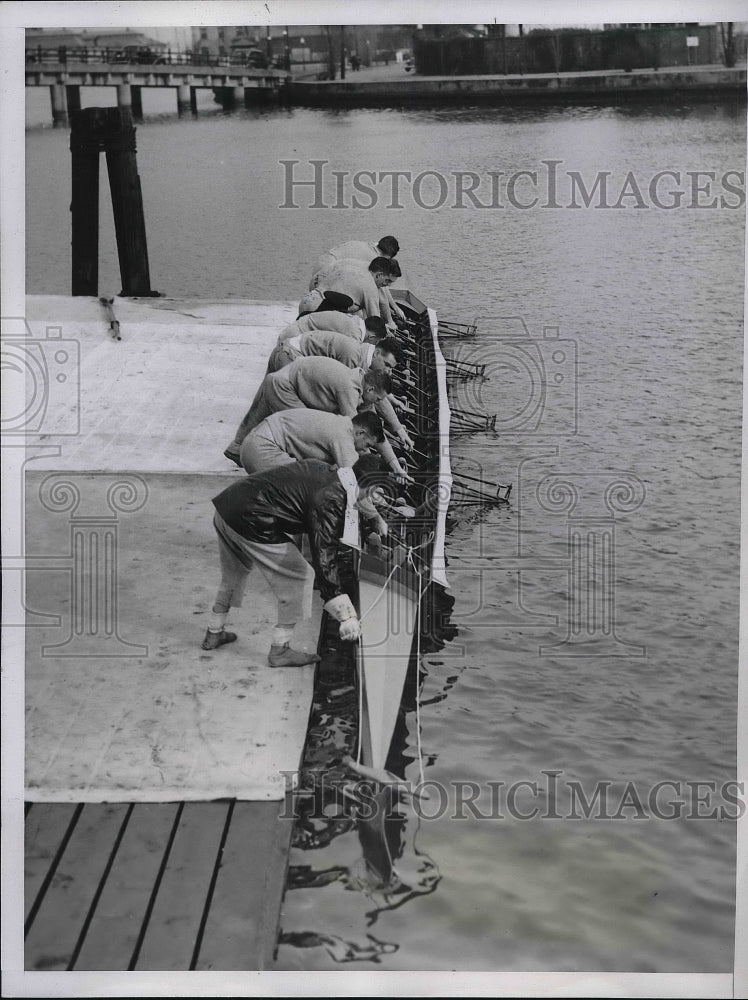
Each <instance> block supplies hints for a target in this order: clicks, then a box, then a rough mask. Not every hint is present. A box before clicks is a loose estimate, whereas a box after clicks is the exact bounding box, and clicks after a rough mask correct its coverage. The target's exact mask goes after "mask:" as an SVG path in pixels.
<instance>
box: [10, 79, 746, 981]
mask: <svg viewBox="0 0 748 1000" xmlns="http://www.w3.org/2000/svg"><path fill="white" fill-rule="evenodd" d="M99 98H101V99H99ZM96 99H97V101H98V103H113V99H112V93H108V94H107V93H103V92H102V93H101V94H99V95H96ZM149 100H150V98H149ZM35 102H36V103H35ZM85 102H86V99H85V95H84V104H85ZM89 103H92V101H91V100H89ZM145 110H146V119H145V121H144V122H143V124H141V125H140V126H139V127H138V165H139V171H140V176H141V183H142V188H143V197H144V202H145V211H146V220H147V229H148V239H149V254H150V270H151V278H152V285H153V287H154V288H156V289H158V290H159V291H161V292H162V293H164V294H166V295H169V296H175V297H179V296H200V297H206V298H218V299H222V298H229V297H251V298H267V299H276V298H281V299H289V298H295V297H296V296H297V295H300V293H301V291H302V290H303V289H304V287H305V285H306V281H307V280H308V274H309V269H310V264H311V262H312V261H313V260H314V259H315V258H316V257H317V256H318V254H319V253H320V252H321V251H323V250H324V249H326V248H327V247H329V246H331V245H334V244H336V243H339V242H341V241H343V240H346V239H352V238H366V239H376V238H378V237H380V236H382V235H384V234H385V233H392V234H394V235H396V236H397V237H398V238H399V239H400V242H401V244H402V250H401V260H402V265H403V267H404V269H405V272H406V275H407V284H408V285H409V286H410V287H411V288H412V289H413V290H414V291H416V293H417V294H418V295H419V296H420V297H421V298H423V299H424V300H426V301H428V302H429V303H430V304H431V305H433V307H434V308H435V309H436V310H437V313H438V314H439V315H440V317H442V318H445V319H448V320H459V321H465V322H472V321H474V320H477V323H478V331H477V335H476V337H475V338H474V339H471V340H469V341H468V340H463V341H457V340H447V341H445V342H444V346H445V352H446V353H448V354H451V355H454V356H459V357H461V358H463V359H465V360H470V361H475V362H479V363H485V364H486V372H485V374H486V376H487V377H486V378H484V379H479V380H475V381H470V382H465V383H459V384H455V386H454V392H453V406H454V407H455V408H463V409H467V410H472V411H480V412H484V411H485V412H487V413H489V414H496V416H497V421H496V432H494V433H490V432H480V433H475V434H471V435H464V436H459V437H456V438H455V439H454V440H453V442H452V458H453V463H454V466H455V468H456V469H457V470H459V471H462V472H464V473H467V474H469V475H475V476H478V477H481V476H482V477H485V479H486V480H488V481H491V482H496V481H500V482H502V483H512V484H513V492H512V496H511V503H510V504H509V505H506V506H503V507H496V508H493V509H490V510H487V511H483V512H480V513H479V512H478V511H476V509H475V508H473V507H462V508H460V506H459V505H458V506H456V507H455V508H454V509H453V510H452V515H453V518H454V522H455V523H454V527H453V530H452V532H451V534H450V536H449V540H448V549H447V554H448V557H449V577H450V583H451V590H452V592H453V593H454V596H455V606H454V612H453V622H454V624H455V625H456V626H457V635H456V637H455V638H454V639H453V640H452V641H449V642H447V643H446V644H445V645H444V647H443V648H441V649H438V650H431V651H430V652H427V653H426V654H424V668H425V671H426V676H425V679H424V684H423V688H422V690H421V694H420V706H419V712H418V718H416V712H415V710H413V711H411V712H410V714H409V715H408V717H407V734H406V737H405V742H404V744H403V747H402V753H403V760H404V762H405V763H406V764H407V767H406V771H405V773H406V775H407V776H408V777H409V778H410V779H411V780H412V781H414V782H417V781H419V779H420V778H421V776H423V777H424V778H425V779H428V781H429V782H431V783H433V784H432V786H431V789H430V792H429V796H428V799H424V800H423V802H424V803H428V806H426V805H423V806H422V807H421V809H420V812H421V814H422V815H419V811H418V810H416V809H415V808H413V807H412V806H410V805H407V804H405V805H404V806H403V817H404V818H403V822H402V824H401V828H400V830H399V833H398V839H397V843H396V845H395V849H394V851H393V853H394V854H395V855H396V856H395V869H396V871H397V874H398V878H399V881H398V883H397V887H396V888H395V889H393V888H392V887H391V888H390V890H389V891H387V890H377V889H376V888H375V887H374V886H373V884H372V882H371V880H367V878H366V876H365V871H364V866H363V857H362V849H361V844H360V842H359V839H358V836H357V835H356V832H355V831H354V830H351V829H348V830H343V831H342V832H341V833H340V835H339V836H336V837H333V838H332V839H331V840H330V842H329V843H327V844H326V845H325V846H321V847H318V848H316V849H310V850H302V849H301V846H299V847H297V848H296V849H294V852H293V854H292V857H291V866H292V876H293V877H294V881H293V885H294V887H293V888H289V890H288V892H287V894H286V900H285V904H284V911H283V917H282V938H281V941H282V943H281V945H280V948H279V952H278V963H277V968H278V969H279V970H300V969H307V970H328V969H347V970H356V971H366V970H389V971H399V970H453V969H454V970H472V971H526V972H531V971H590V972H593V971H597V972H619V973H622V972H672V973H687V972H715V973H716V972H728V971H730V970H731V969H732V966H733V931H734V893H735V835H736V831H735V822H734V821H733V820H734V817H735V815H736V813H737V812H738V811H739V810H740V809H742V802H740V803H739V804H738V805H735V802H734V798H735V789H734V788H731V787H730V786H729V784H728V785H726V783H729V782H730V781H732V780H734V778H735V767H736V725H737V713H736V698H737V664H738V650H737V642H738V614H739V600H738V569H739V528H740V511H739V488H740V461H741V402H742V358H743V335H742V333H743V331H742V308H743V288H744V274H743V262H744V250H743V247H744V231H745V226H744V222H745V219H744V207H743V206H742V201H743V200H744V199H743V197H742V195H741V194H740V190H742V189H744V179H743V180H741V179H740V178H739V177H738V176H737V175H736V174H735V173H730V172H731V171H737V172H743V171H744V169H745V138H746V137H745V114H744V109H735V108H731V107H728V106H726V105H722V104H721V105H715V106H713V105H711V104H693V105H690V104H687V103H671V104H667V105H665V104H663V105H657V106H637V107H636V108H594V107H577V108H554V107H546V108H542V109H522V110H518V109H512V108H491V109H487V108H482V109H479V108H473V107H464V108H449V109H437V108H434V109H419V110H403V109H383V110H345V111H335V110H310V109H279V110H276V109H268V110H261V111H256V112H255V111H247V110H243V109H242V110H240V111H236V112H234V113H231V114H226V113H223V112H221V111H220V110H217V109H215V108H214V107H213V106H212V105H211V103H210V100H209V99H206V103H205V105H204V107H203V109H202V112H201V116H200V117H199V118H197V119H196V120H192V119H191V118H189V119H182V120H178V119H177V118H176V117H175V116H174V115H172V114H170V113H169V109H168V108H166V106H165V105H162V106H156V104H155V103H154V104H153V105H151V106H149V105H148V104H146V109H145ZM47 120H48V117H47V115H46V109H45V108H44V106H43V98H42V97H41V96H40V94H39V93H38V92H34V93H32V97H31V101H30V103H29V113H28V123H27V125H28V127H27V133H26V156H27V289H28V291H29V292H32V293H56V294H68V293H69V291H70V288H69V266H70V265H69V210H68V206H69V179H68V178H69V157H70V154H69V151H68V133H67V131H66V130H53V129H51V128H50V127H47V126H44V125H43V124H42V122H43V121H47ZM284 160H285V161H295V162H294V163H293V164H291V165H289V164H288V163H287V164H286V165H285V166H283V165H282V163H281V161H284ZM314 160H317V161H326V162H325V163H324V164H323V165H321V166H320V165H318V166H317V167H316V168H315V166H314V165H313V163H312V161H314ZM551 161H553V162H551ZM315 169H318V170H320V171H321V178H322V188H321V189H320V190H319V191H316V192H315V189H314V187H313V186H312V185H308V186H306V187H300V186H297V187H295V188H292V189H291V190H290V194H289V189H288V186H287V182H288V180H289V177H291V179H293V180H310V179H314V177H315V174H314V170H315ZM291 170H293V171H294V173H293V174H292V175H291V174H290V173H289V171H291ZM333 171H338V172H339V177H336V176H334V175H333V173H332V172H333ZM361 171H373V172H374V175H373V179H372V176H371V175H369V176H368V180H367V178H365V177H363V175H361V174H360V172H361ZM391 171H405V172H410V177H409V178H408V177H402V178H401V179H400V181H399V183H400V184H401V188H400V197H399V199H394V198H393V197H392V192H391V184H392V183H393V181H392V178H391V175H389V174H388V175H387V176H384V177H382V174H383V173H384V172H391ZM427 171H431V172H438V174H440V175H441V178H442V179H441V180H440V178H439V177H437V176H436V174H435V173H429V174H425V175H424V176H423V177H422V178H421V179H420V181H418V182H417V183H416V182H415V178H416V176H417V175H418V174H421V173H423V172H427ZM519 171H529V172H530V174H519V173H518V172H519ZM661 171H672V172H673V173H671V174H668V175H662V176H661V177H659V178H657V175H658V174H659V173H660V172H661ZM696 171H701V172H707V173H700V174H696V175H694V173H693V172H696ZM357 172H358V174H359V177H358V181H357V183H358V184H359V195H358V199H359V200H358V203H359V205H361V204H363V205H370V206H371V207H368V208H366V207H353V197H354V195H355V194H356V189H355V188H354V186H353V185H354V175H355V174H357ZM533 172H534V173H535V175H536V176H535V179H533V176H532V173H533ZM688 172H691V173H690V174H689V173H688ZM709 172H710V173H709ZM459 173H462V174H463V175H465V176H467V175H472V180H471V179H470V178H468V179H467V180H466V179H465V176H463V178H462V179H458V178H457V174H459ZM602 173H605V184H606V189H605V191H604V192H603V193H602V194H601V190H600V184H601V180H600V177H601V175H602ZM550 175H552V176H553V178H555V182H556V187H555V188H552V187H551V186H550V185H551V181H550V180H549V177H550ZM572 175H574V176H572ZM743 177H744V175H743ZM512 178H513V179H512ZM364 183H368V186H369V188H370V189H371V190H372V191H373V193H370V194H369V195H364V194H361V193H360V187H361V185H363V184H364ZM471 183H472V184H473V194H474V195H475V201H473V200H471V199H470V198H469V197H468V196H466V195H465V194H464V191H465V188H466V187H469V186H470V184H471ZM595 183H597V185H598V186H597V188H595V186H594V185H595ZM582 185H583V186H584V189H585V190H586V192H587V193H588V195H589V198H588V200H589V207H587V206H586V205H585V198H584V196H583V192H582V188H581V186H582ZM736 189H738V193H735V191H736ZM106 191H107V188H106V186H104V184H102V192H104V193H105V192H106ZM445 192H446V193H445ZM460 192H462V194H461V193H460ZM678 192H680V194H678ZM317 195H318V196H319V197H318V200H319V201H321V203H322V204H321V206H320V207H317V208H312V207H310V206H311V204H312V202H313V200H314V198H315V196H317ZM533 199H537V202H536V203H535V204H534V205H531V207H522V206H524V205H530V204H531V203H532V202H533ZM715 199H716V200H715ZM284 203H285V204H287V205H288V204H289V203H295V204H297V205H298V206H299V207H297V208H294V207H285V208H281V207H279V206H281V205H283V204H284ZM393 203H396V204H399V205H400V206H401V207H395V204H393ZM102 205H103V220H102V234H101V265H100V291H101V293H102V294H104V293H107V294H112V293H114V294H116V293H117V291H118V290H119V288H120V284H119V278H118V273H117V268H116V251H115V243H114V236H113V231H112V225H111V218H110V217H109V215H108V214H107V213H108V208H107V206H106V198H102ZM336 205H337V206H338V207H335V206H336ZM479 205H482V206H485V207H479ZM669 205H672V206H673V207H666V206H669ZM428 206H435V207H428ZM458 206H461V207H458ZM544 206H547V207H544ZM555 206H558V207H555ZM704 206H711V207H704ZM592 573H594V582H591V577H590V574H592ZM577 626H579V628H577ZM417 723H420V725H417ZM699 782H701V783H702V784H698V783H699ZM662 783H667V784H662ZM439 789H443V790H444V791H443V793H442V792H441V791H439ZM603 792H604V793H605V794H606V795H607V798H606V799H605V800H604V801H603V802H602V803H601V799H600V797H599V796H600V795H601V794H603ZM442 795H443V796H444V797H443V798H442V797H441V796H442ZM471 795H472V798H473V808H469V807H467V806H466V805H465V799H466V798H470V797H471ZM580 795H583V796H584V798H585V799H586V800H587V801H588V802H595V803H596V804H595V805H593V806H592V807H591V808H590V809H588V810H587V813H585V810H584V809H583V808H582V804H581V799H580ZM595 795H597V796H598V798H597V799H596V800H595V799H594V797H595ZM731 796H732V800H733V801H732V803H731ZM720 811H721V812H720ZM523 817H527V818H523ZM667 817H670V818H667ZM302 846H303V845H302Z"/></svg>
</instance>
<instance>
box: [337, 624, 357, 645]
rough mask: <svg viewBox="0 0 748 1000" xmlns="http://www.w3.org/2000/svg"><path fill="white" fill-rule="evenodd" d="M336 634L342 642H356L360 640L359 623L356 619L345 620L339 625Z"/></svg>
mask: <svg viewBox="0 0 748 1000" xmlns="http://www.w3.org/2000/svg"><path fill="white" fill-rule="evenodd" d="M338 634H339V636H340V638H341V640H342V641H343V642H357V641H358V640H359V639H360V638H361V622H360V621H359V620H358V618H346V620H345V621H344V622H341V623H340V632H339V633H338Z"/></svg>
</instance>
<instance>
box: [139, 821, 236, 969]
mask: <svg viewBox="0 0 748 1000" xmlns="http://www.w3.org/2000/svg"><path fill="white" fill-rule="evenodd" d="M230 807H231V803H230V802H226V801H222V802H190V803H187V804H186V805H185V807H184V811H183V812H182V817H181V820H180V823H179V827H178V829H177V832H176V836H175V838H174V843H173V845H172V848H171V852H170V854H169V861H168V863H167V865H166V868H165V870H164V875H163V879H162V881H161V885H160V887H159V891H158V895H157V896H156V901H155V904H154V906H153V911H152V913H151V918H150V920H149V922H148V927H147V929H146V934H145V937H144V940H143V945H142V947H141V949H140V954H139V955H138V957H137V961H136V963H135V970H136V971H138V972H141V971H159V970H162V971H163V970H189V968H190V963H191V961H192V954H193V951H194V949H195V944H196V942H197V939H198V935H199V932H200V926H201V921H202V916H203V910H204V908H205V903H206V900H207V897H208V892H209V889H210V884H211V879H212V877H213V870H214V867H215V864H216V859H217V858H218V853H219V849H220V845H221V839H222V837H223V832H224V828H225V825H226V819H227V816H228V813H229V809H230Z"/></svg>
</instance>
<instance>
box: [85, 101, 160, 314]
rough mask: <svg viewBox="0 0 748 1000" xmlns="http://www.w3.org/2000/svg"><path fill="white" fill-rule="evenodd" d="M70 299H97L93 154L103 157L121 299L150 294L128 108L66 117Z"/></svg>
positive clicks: (95, 160) (95, 163)
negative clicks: (69, 177) (69, 156)
mask: <svg viewBox="0 0 748 1000" xmlns="http://www.w3.org/2000/svg"><path fill="white" fill-rule="evenodd" d="M70 150H71V153H72V168H73V199H72V205H71V211H72V213H73V239H72V244H73V295H97V294H98V288H97V284H98V240H99V214H98V208H99V153H100V152H104V153H105V154H106V162H107V172H108V174H109V186H110V189H111V194H112V209H113V214H114V229H115V233H116V236H117V253H118V256H119V266H120V275H121V278H122V291H121V292H120V294H121V295H132V296H135V295H143V296H150V295H153V294H155V293H154V292H152V291H151V281H150V274H149V269H148V248H147V245H146V237H145V217H144V214H143V196H142V192H141V189H140V177H139V176H138V168H137V162H136V156H135V128H134V126H133V123H132V110H131V109H130V108H129V107H117V108H84V109H83V110H81V111H77V112H75V113H74V114H73V115H72V128H71V132H70Z"/></svg>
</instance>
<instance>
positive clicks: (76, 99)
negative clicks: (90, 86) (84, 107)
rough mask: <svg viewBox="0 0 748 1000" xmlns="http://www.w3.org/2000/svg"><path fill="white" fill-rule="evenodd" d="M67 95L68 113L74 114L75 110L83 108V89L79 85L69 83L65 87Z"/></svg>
mask: <svg viewBox="0 0 748 1000" xmlns="http://www.w3.org/2000/svg"><path fill="white" fill-rule="evenodd" d="M65 96H66V97H67V102H68V115H70V114H72V112H73V111H80V109H81V89H80V87H79V86H77V85H74V86H70V85H67V86H66V87H65Z"/></svg>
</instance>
